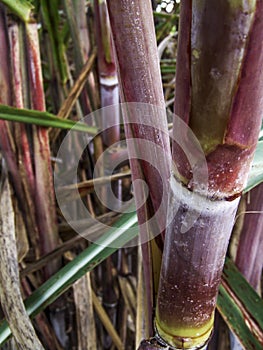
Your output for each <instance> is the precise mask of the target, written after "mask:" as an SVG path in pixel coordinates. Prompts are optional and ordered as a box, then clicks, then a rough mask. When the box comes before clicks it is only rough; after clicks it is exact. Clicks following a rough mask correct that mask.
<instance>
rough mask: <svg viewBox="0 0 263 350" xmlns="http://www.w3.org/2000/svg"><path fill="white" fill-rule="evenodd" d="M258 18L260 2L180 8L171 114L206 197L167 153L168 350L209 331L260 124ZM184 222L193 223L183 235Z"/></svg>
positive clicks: (262, 19) (163, 291) (181, 159)
mask: <svg viewBox="0 0 263 350" xmlns="http://www.w3.org/2000/svg"><path fill="white" fill-rule="evenodd" d="M262 10H263V2H262V1H250V2H243V1H236V2H228V3H225V2H224V1H211V0H210V1H206V0H202V1H184V2H182V4H181V26H180V33H179V35H180V38H179V47H178V57H177V76H176V95H175V113H176V114H177V115H178V116H179V117H180V118H182V119H183V120H184V121H185V122H186V123H187V124H188V125H189V126H190V127H191V128H192V130H193V131H194V133H195V135H196V136H197V138H198V140H199V142H200V144H201V146H202V148H203V151H204V154H205V156H206V161H207V165H208V183H207V189H206V188H205V187H202V179H201V180H199V182H195V179H194V172H195V169H191V167H190V166H189V162H187V158H186V156H185V154H184V153H183V151H182V150H180V148H179V146H178V144H176V143H174V145H173V146H174V147H173V157H174V161H175V163H176V165H177V172H176V178H177V180H174V179H173V180H172V183H171V185H172V186H171V187H172V194H171V202H170V203H171V205H170V207H171V208H173V209H172V210H171V215H172V217H173V219H172V221H171V224H170V226H169V228H168V230H167V232H166V239H165V247H164V253H163V257H164V258H163V262H162V271H161V283H160V286H159V295H158V302H157V313H156V327H157V332H158V333H159V335H160V337H161V338H162V339H164V340H165V342H166V343H167V344H169V345H171V346H174V347H175V348H176V349H197V348H201V347H203V346H205V344H206V343H207V341H208V340H209V337H210V335H211V331H212V328H213V318H214V308H215V304H216V297H217V293H218V287H219V283H220V276H221V272H222V268H223V263H224V258H225V254H226V249H227V245H228V240H229V236H230V233H231V230H232V228H233V223H234V216H235V212H236V209H237V205H238V202H239V196H240V193H241V191H242V190H243V188H244V185H245V183H246V180H247V176H248V170H249V167H250V164H251V159H252V157H253V153H254V151H255V147H256V143H257V139H258V133H259V130H260V125H261V119H262V108H263V94H262V91H263V73H262V69H261V66H262V64H263V51H262V45H261V44H259V43H260V42H262V40H263V11H262ZM252 96H253V99H252ZM176 125H177V124H175V126H176ZM176 132H178V131H177V130H175V134H176ZM182 134H183V137H186V134H184V133H183V131H182ZM193 152H195V150H193ZM178 180H179V182H182V183H183V185H184V188H181V190H180V186H181V185H179V183H178V182H177V181H178ZM178 186H179V187H178ZM180 191H181V194H179V193H180ZM176 203H177V208H176V209H177V211H176V213H175V214H174V213H173V210H175V208H174V207H175V205H176ZM187 211H188V213H186V212H187ZM193 215H196V217H197V216H198V219H197V220H196V221H195V223H194V224H191V225H190V227H189V218H191V217H192V216H193ZM168 217H169V214H168Z"/></svg>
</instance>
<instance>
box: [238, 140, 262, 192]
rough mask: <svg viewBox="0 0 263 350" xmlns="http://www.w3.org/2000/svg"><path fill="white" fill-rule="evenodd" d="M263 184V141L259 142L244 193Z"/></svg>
mask: <svg viewBox="0 0 263 350" xmlns="http://www.w3.org/2000/svg"><path fill="white" fill-rule="evenodd" d="M261 182H263V140H262V141H259V142H258V145H257V148H256V152H255V155H254V159H253V162H252V166H251V169H250V172H249V177H248V182H247V185H246V187H245V189H244V191H243V193H246V192H248V191H250V190H252V188H254V187H256V186H257V185H259V184H260V183H261Z"/></svg>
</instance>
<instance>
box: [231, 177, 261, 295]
mask: <svg viewBox="0 0 263 350" xmlns="http://www.w3.org/2000/svg"><path fill="white" fill-rule="evenodd" d="M246 200H247V206H246V211H245V212H244V213H240V215H245V218H244V223H243V228H242V231H241V235H240V241H239V244H238V249H237V256H236V265H237V267H238V268H239V270H240V271H241V272H242V273H243V275H244V276H245V277H246V279H247V281H248V282H249V283H250V284H251V285H252V286H253V287H254V288H255V290H257V291H259V289H260V288H259V287H260V281H261V272H262V265H263V256H262V245H263V238H262V235H263V220H262V215H263V184H260V185H259V186H257V187H255V188H254V189H253V190H252V191H251V192H250V193H249V195H247V196H246Z"/></svg>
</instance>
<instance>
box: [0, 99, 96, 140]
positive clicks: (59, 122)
mask: <svg viewBox="0 0 263 350" xmlns="http://www.w3.org/2000/svg"><path fill="white" fill-rule="evenodd" d="M0 119H4V120H8V121H12V122H19V123H26V124H34V125H39V126H45V127H49V128H60V129H67V130H69V129H72V128H74V130H75V131H82V132H88V133H90V134H91V135H96V134H97V132H98V129H97V128H96V127H92V126H88V125H86V124H84V123H82V122H78V123H76V122H74V121H73V120H69V119H63V118H59V117H57V116H55V115H54V114H51V113H48V112H40V111H36V110H29V109H18V108H14V107H9V106H6V105H0Z"/></svg>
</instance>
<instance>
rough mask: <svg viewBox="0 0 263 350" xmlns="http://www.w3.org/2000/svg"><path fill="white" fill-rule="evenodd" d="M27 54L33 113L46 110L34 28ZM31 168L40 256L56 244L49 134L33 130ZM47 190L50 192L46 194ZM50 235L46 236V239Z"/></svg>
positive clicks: (54, 265)
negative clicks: (34, 189)
mask: <svg viewBox="0 0 263 350" xmlns="http://www.w3.org/2000/svg"><path fill="white" fill-rule="evenodd" d="M26 38H27V53H28V60H29V67H28V71H29V78H30V80H29V81H30V92H31V104H32V108H33V109H37V110H40V111H44V110H45V101H44V91H43V83H42V70H41V63H40V55H39V42H38V32H37V24H36V23H30V24H27V25H26ZM33 141H34V151H35V152H34V165H35V181H36V193H35V203H36V208H37V212H36V215H37V220H38V228H39V233H40V240H41V249H42V254H46V253H48V252H50V251H51V250H53V249H55V248H56V246H57V245H58V242H59V237H58V232H57V223H56V217H55V213H56V211H55V199H54V192H53V186H51V184H52V175H51V174H52V173H51V172H52V170H51V160H50V149H49V138H48V130H47V129H44V128H40V127H39V128H34V129H33ZM47 188H50V191H49V192H47V190H46V189H47ZM47 233H49V235H47ZM57 264H58V261H57V262H56V263H55V262H54V263H52V265H50V266H47V267H46V273H47V276H50V275H51V274H52V273H54V272H55V271H56V270H57V266H58V265H57Z"/></svg>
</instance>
